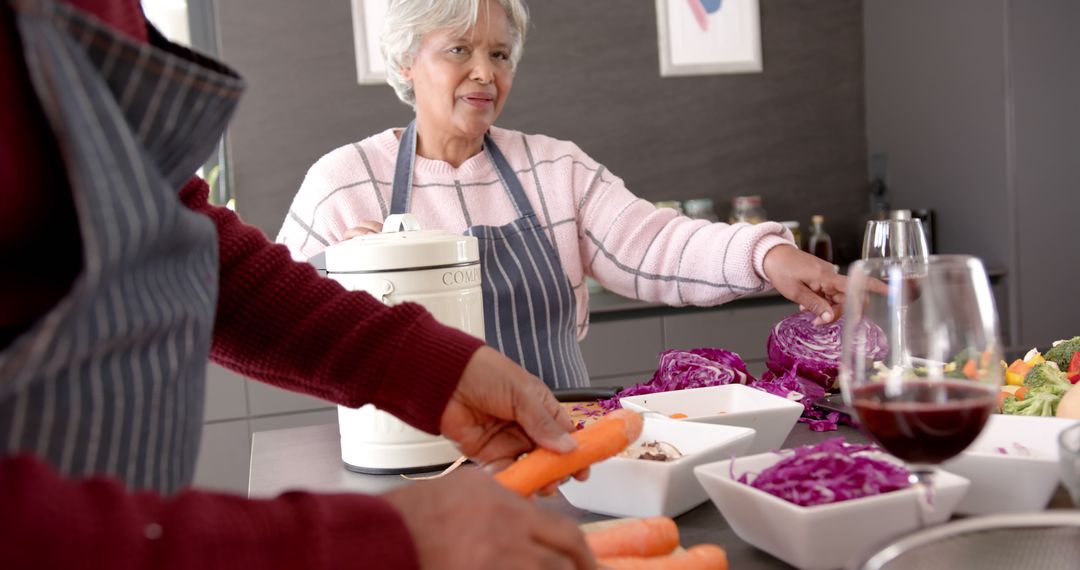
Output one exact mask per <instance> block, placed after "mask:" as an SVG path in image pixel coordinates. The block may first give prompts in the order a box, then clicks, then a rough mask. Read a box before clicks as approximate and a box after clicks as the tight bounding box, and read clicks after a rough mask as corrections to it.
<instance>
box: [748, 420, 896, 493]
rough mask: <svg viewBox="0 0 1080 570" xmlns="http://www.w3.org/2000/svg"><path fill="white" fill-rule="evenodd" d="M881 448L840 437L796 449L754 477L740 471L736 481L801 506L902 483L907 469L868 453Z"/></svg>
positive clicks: (885, 489)
mask: <svg viewBox="0 0 1080 570" xmlns="http://www.w3.org/2000/svg"><path fill="white" fill-rule="evenodd" d="M880 451H881V450H880V449H878V448H877V447H875V446H873V445H865V444H850V443H844V438H842V437H836V438H832V439H829V440H826V441H823V442H821V443H819V444H817V445H804V446H802V447H798V448H795V449H794V450H793V453H792V454H791V455H790V456H788V457H785V458H784V459H781V460H780V461H779V462H778V463H776V464H775V465H772V466H770V467H769V468H767V469H765V470H764V471H762V472H761V473H758V474H757V475H756V476H753V477H752V475H753V474H751V473H743V474H742V476H740V477H739V478H738V481H739V482H740V483H746V484H747V485H750V486H751V487H754V488H755V489H760V490H762V491H765V492H766V493H769V494H771V495H775V496H777V497H780V498H781V499H784V500H785V501H788V502H790V503H794V504H796V505H799V506H803V507H810V506H813V505H823V504H827V503H836V502H840V501H847V500H850V499H858V498H860V497H868V496H871V495H879V494H881V493H888V492H890V491H896V490H898V489H903V488H905V487H907V486H908V471H907V469H904V468H903V467H901V466H899V465H896V464H894V463H891V462H888V461H885V460H882V459H875V458H874V457H872V456H873V455H874V454H875V453H879V452H880ZM732 464H733V465H734V462H732ZM751 477H752V478H751Z"/></svg>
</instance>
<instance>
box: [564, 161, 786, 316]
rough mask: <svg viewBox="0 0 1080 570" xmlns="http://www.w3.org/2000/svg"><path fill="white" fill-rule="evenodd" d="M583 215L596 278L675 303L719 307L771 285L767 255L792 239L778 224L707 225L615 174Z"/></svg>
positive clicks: (631, 292)
mask: <svg viewBox="0 0 1080 570" xmlns="http://www.w3.org/2000/svg"><path fill="white" fill-rule="evenodd" d="M579 216H580V217H579V219H580V223H581V224H582V226H583V231H582V232H581V234H582V236H583V237H582V240H583V241H582V244H581V246H582V254H583V256H585V257H586V259H587V260H589V267H590V270H591V273H592V274H593V275H594V277H595V278H596V279H597V280H598V281H600V282H601V283H602V284H604V286H605V287H608V288H609V289H611V290H612V291H614V292H616V293H619V294H621V295H625V296H629V297H634V298H639V299H644V300H648V301H655V302H663V303H666V304H670V305H687V304H693V305H716V304H720V303H724V302H726V301H729V300H731V299H733V298H736V297H738V296H741V295H744V294H748V293H753V292H757V291H762V290H764V289H766V288H768V287H769V283H768V280H767V279H766V277H765V273H764V269H763V266H762V263H763V260H764V258H765V255H766V254H767V253H768V252H769V250H771V249H772V248H773V247H776V246H777V245H781V244H785V243H790V238H789V236H788V234H787V231H786V230H785V229H784V228H783V227H782V226H781V225H779V224H775V223H764V224H756V225H750V224H723V223H714V224H710V223H708V222H705V221H703V220H692V219H689V218H686V217H685V216H679V215H677V214H676V213H675V212H674V211H673V210H668V209H658V208H656V207H654V206H653V205H652V204H650V203H648V202H646V201H644V200H641V199H639V198H637V197H635V196H634V195H633V194H631V193H630V192H629V191H627V190H626V189H625V187H623V186H622V181H621V180H618V179H617V178H615V179H614V180H612V181H611V183H610V184H609V187H607V188H605V189H604V191H602V192H595V193H594V194H593V195H592V196H590V197H589V198H588V199H587V200H586V201H585V202H584V207H583V208H582V210H581V211H580V213H579Z"/></svg>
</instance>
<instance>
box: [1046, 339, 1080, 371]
mask: <svg viewBox="0 0 1080 570" xmlns="http://www.w3.org/2000/svg"><path fill="white" fill-rule="evenodd" d="M1074 352H1080V336H1074V337H1072V338H1070V339H1069V340H1067V341H1065V342H1061V343H1058V345H1057V346H1055V347H1053V348H1051V349H1050V350H1048V351H1046V354H1044V355H1043V357H1045V358H1046V359H1047V360H1050V361H1053V362H1055V363H1057V365H1058V369H1059V370H1068V369H1069V361H1070V360H1072V355H1073V353H1074Z"/></svg>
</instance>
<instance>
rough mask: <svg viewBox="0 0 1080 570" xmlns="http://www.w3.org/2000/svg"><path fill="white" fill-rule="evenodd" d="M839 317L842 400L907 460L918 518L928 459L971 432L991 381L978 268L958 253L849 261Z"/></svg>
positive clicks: (987, 316)
mask: <svg viewBox="0 0 1080 570" xmlns="http://www.w3.org/2000/svg"><path fill="white" fill-rule="evenodd" d="M844 320H845V322H844V334H843V341H842V347H843V348H842V354H841V360H840V387H841V390H842V391H843V394H844V400H845V401H846V402H847V404H848V405H850V406H851V407H853V408H854V409H855V411H856V413H857V415H858V419H859V423H860V425H861V427H862V429H863V431H865V432H866V433H867V435H869V436H870V437H872V438H873V439H874V440H875V441H876V442H877V443H878V444H879V445H881V447H883V448H884V449H885V450H886V451H888V452H889V453H891V454H893V455H895V456H896V457H898V458H900V459H901V460H903V461H904V462H905V463H906V464H907V466H908V470H909V471H910V473H911V483H912V484H913V485H915V486H916V487H918V493H919V497H920V509H919V514H920V522H922V523H923V524H925V521H926V517H927V516H929V514H930V513H931V512H932V510H931V509H933V506H932V505H933V501H932V498H931V496H930V490H931V489H932V479H933V473H934V470H935V468H936V466H937V465H938V464H940V463H941V462H943V461H945V460H947V459H950V458H952V457H954V456H956V455H957V454H959V453H960V452H961V451H963V450H964V449H965V448H966V447H967V446H968V445H970V444H971V442H972V441H974V439H975V438H976V436H978V435H979V432H980V431H982V429H983V426H984V425H985V424H986V421H987V418H988V417H989V415H990V413H991V411H992V409H993V407H994V399H995V394H997V391H998V389H999V388H1000V386H1001V380H1002V369H1001V364H1000V361H1001V348H1000V343H999V341H998V334H997V312H996V309H995V307H994V299H993V296H992V295H991V292H990V282H989V280H988V279H987V276H986V270H985V269H984V268H983V265H982V262H980V261H979V260H978V259H976V258H974V257H970V256H962V255H954V256H930V257H928V258H927V259H926V260H924V261H912V260H910V259H907V260H895V259H888V258H879V259H866V260H861V261H857V262H855V263H854V264H852V266H851V269H850V272H849V277H848V286H847V294H846V299H845V309H844Z"/></svg>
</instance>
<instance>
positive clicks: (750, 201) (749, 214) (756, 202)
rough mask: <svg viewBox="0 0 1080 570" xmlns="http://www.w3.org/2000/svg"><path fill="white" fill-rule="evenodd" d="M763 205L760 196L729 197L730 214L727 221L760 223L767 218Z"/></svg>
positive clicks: (732, 222)
mask: <svg viewBox="0 0 1080 570" xmlns="http://www.w3.org/2000/svg"><path fill="white" fill-rule="evenodd" d="M768 219H769V217H768V216H767V215H766V214H765V207H764V206H762V205H761V196H736V197H734V198H732V199H731V216H730V217H729V218H728V223H731V224H736V223H739V222H745V223H748V224H760V223H761V222H764V221H766V220H768Z"/></svg>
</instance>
